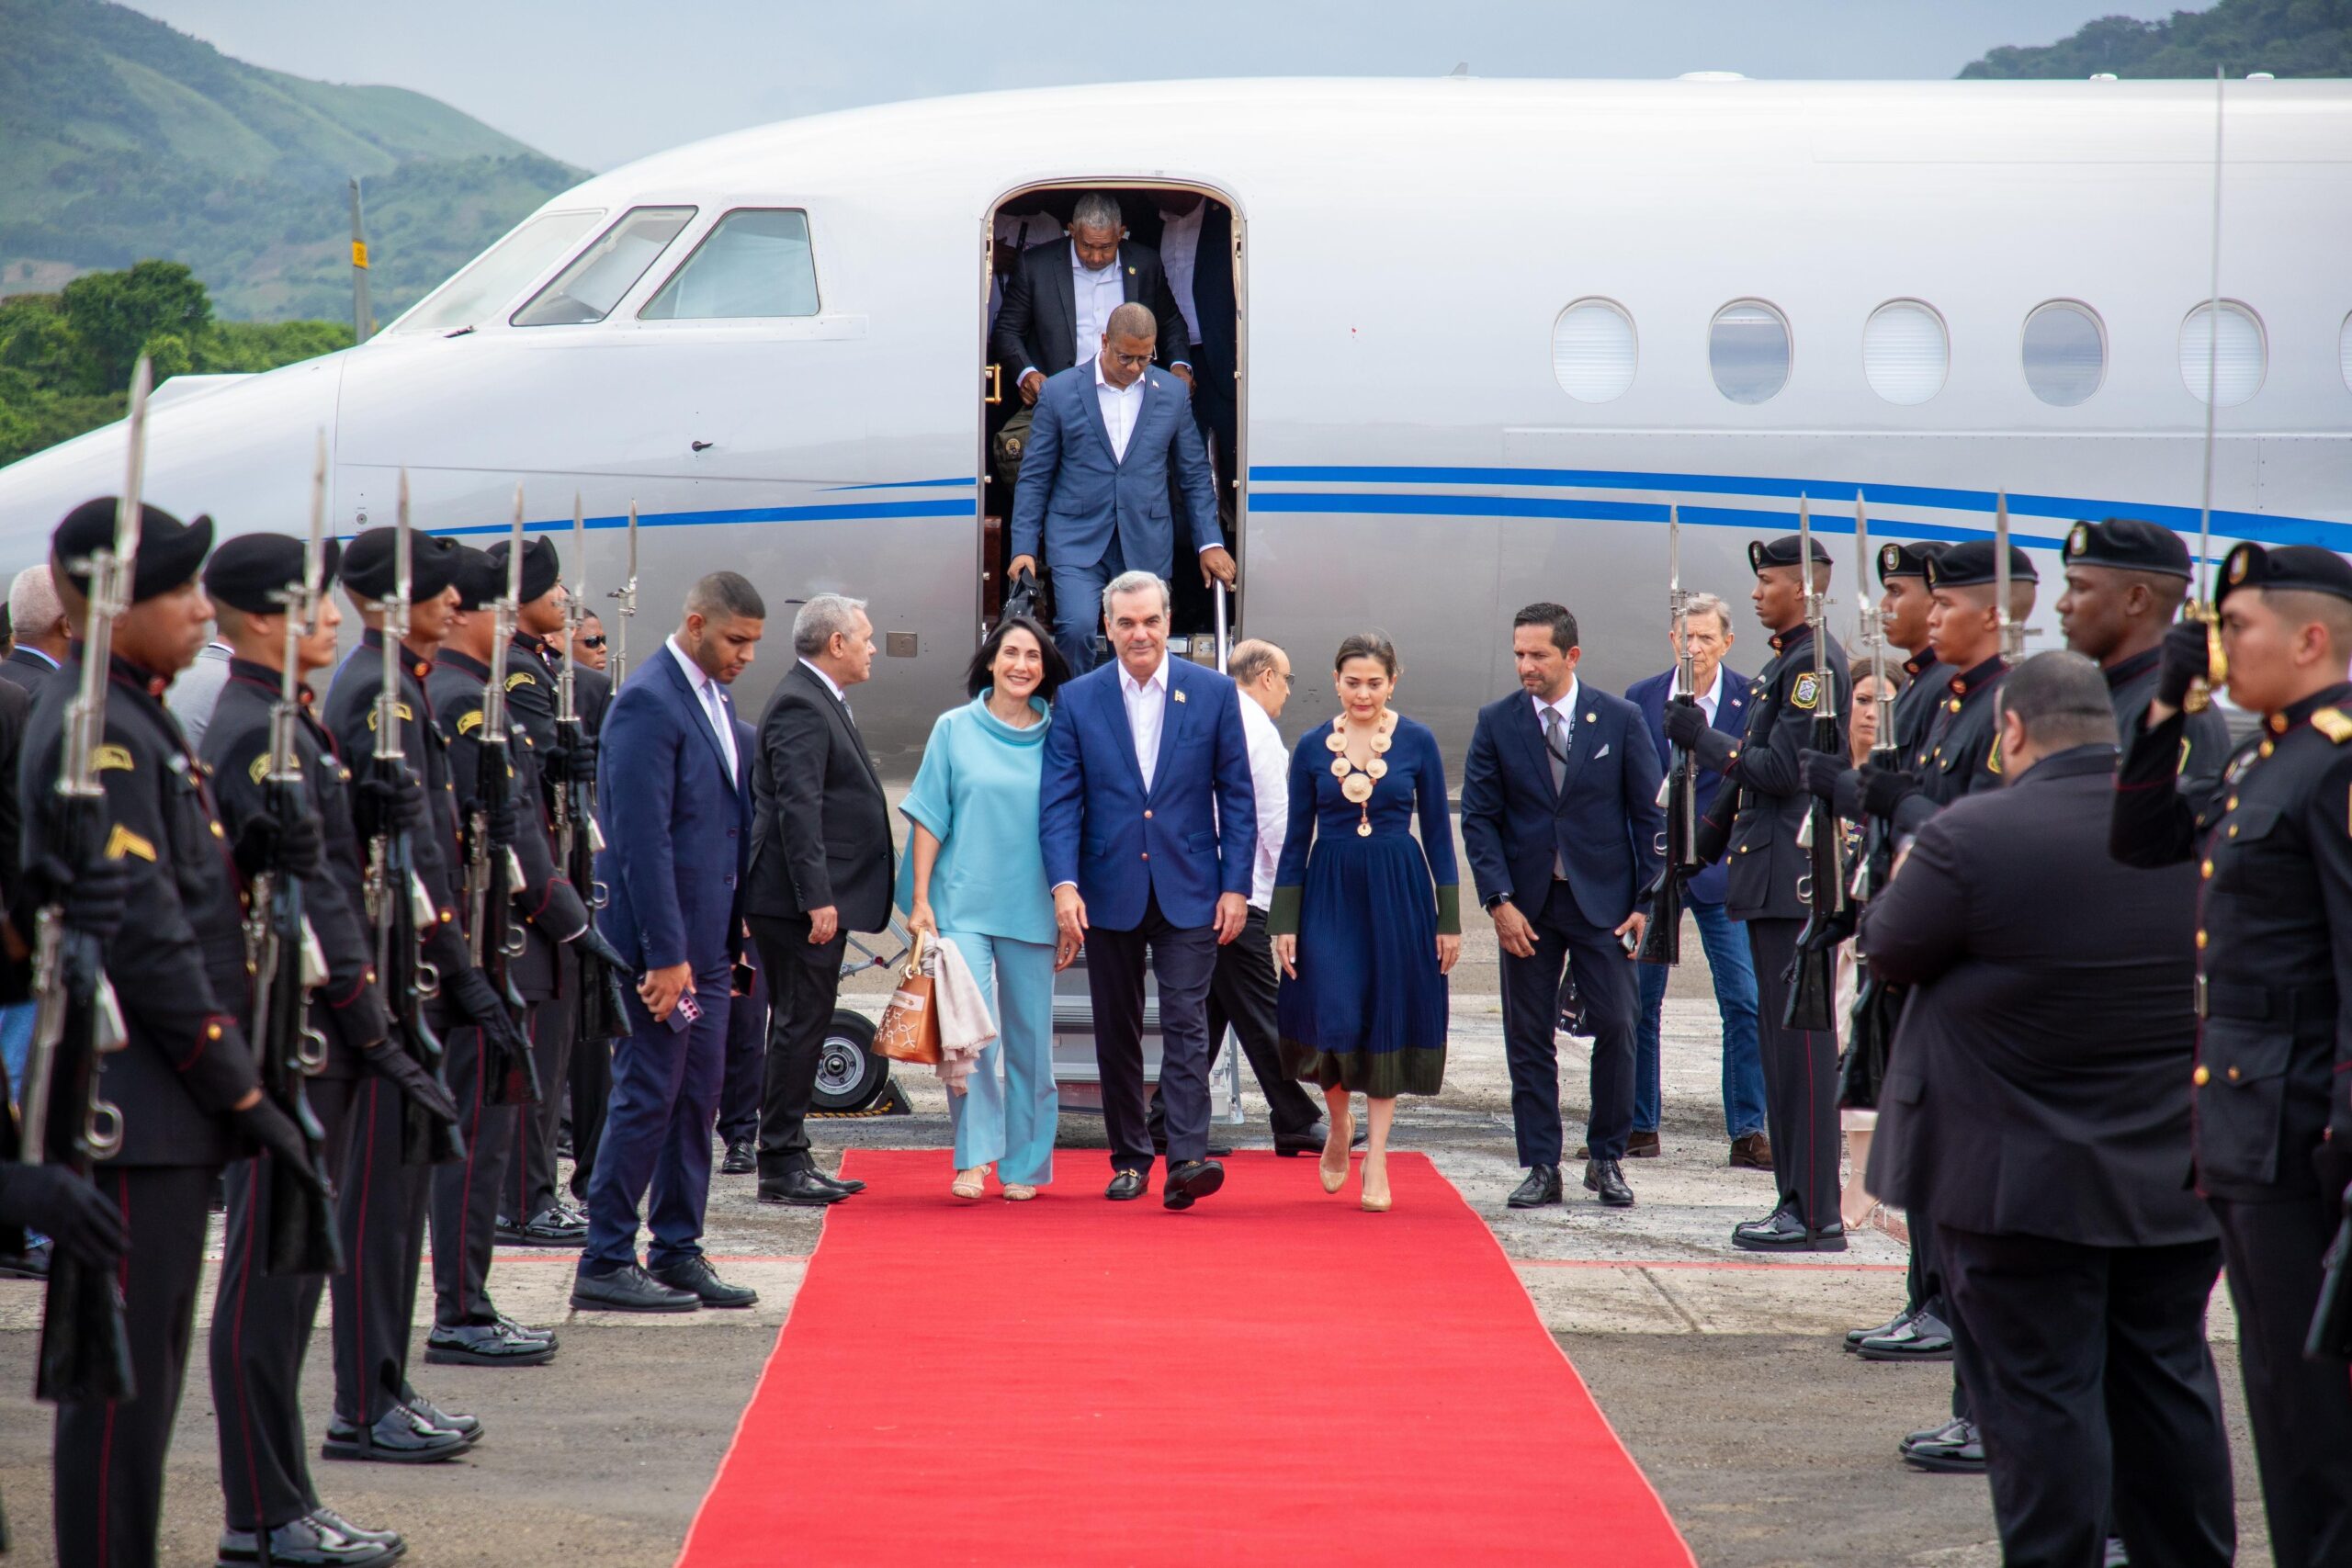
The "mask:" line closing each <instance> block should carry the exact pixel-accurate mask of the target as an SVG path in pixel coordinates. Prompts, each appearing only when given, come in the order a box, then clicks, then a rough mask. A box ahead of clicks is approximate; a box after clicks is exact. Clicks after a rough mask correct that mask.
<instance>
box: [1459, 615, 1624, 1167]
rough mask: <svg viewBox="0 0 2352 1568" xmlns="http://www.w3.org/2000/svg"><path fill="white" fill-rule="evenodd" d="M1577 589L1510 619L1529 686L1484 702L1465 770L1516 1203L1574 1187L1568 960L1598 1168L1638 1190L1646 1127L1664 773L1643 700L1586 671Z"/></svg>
mask: <svg viewBox="0 0 2352 1568" xmlns="http://www.w3.org/2000/svg"><path fill="white" fill-rule="evenodd" d="M1583 652H1584V650H1583V649H1582V648H1581V647H1579V646H1578V644H1577V618H1576V617H1575V616H1574V615H1570V614H1569V613H1568V611H1567V609H1566V606H1565V605H1560V604H1530V605H1529V606H1527V608H1525V609H1524V610H1521V612H1520V613H1519V614H1518V615H1515V616H1513V617H1512V619H1511V660H1512V662H1513V663H1514V664H1516V665H1517V666H1518V670H1519V684H1520V689H1519V690H1518V691H1517V692H1514V693H1512V694H1510V696H1508V697H1504V698H1502V699H1501V700H1499V701H1498V702H1493V703H1489V704H1487V705H1486V706H1485V707H1484V708H1481V709H1480V710H1479V712H1478V723H1477V727H1476V728H1475V729H1473V730H1472V731H1471V733H1470V756H1469V760H1468V761H1466V762H1465V763H1464V766H1463V770H1462V842H1463V846H1464V848H1465V849H1467V850H1468V851H1469V853H1470V869H1471V872H1472V874H1473V875H1474V876H1475V877H1476V880H1477V885H1478V901H1479V902H1480V903H1481V904H1482V905H1484V906H1485V908H1486V910H1487V914H1488V915H1490V916H1492V917H1493V919H1494V922H1495V940H1496V941H1497V942H1498V943H1500V944H1501V946H1502V981H1503V1049H1504V1051H1505V1053H1506V1054H1507V1055H1508V1056H1509V1058H1510V1108H1511V1126H1512V1130H1513V1132H1514V1134H1515V1135H1516V1137H1517V1139H1518V1143H1519V1163H1520V1164H1521V1165H1523V1166H1526V1167H1527V1168H1528V1171H1527V1179H1526V1180H1524V1181H1522V1182H1521V1183H1520V1185H1519V1189H1518V1190H1516V1191H1514V1192H1513V1193H1512V1194H1511V1195H1510V1206H1511V1207H1512V1208H1514V1209H1532V1208H1534V1207H1536V1206H1538V1205H1539V1204H1544V1203H1556V1202H1558V1201H1560V1145H1561V1143H1562V1139H1561V1136H1560V1060H1559V1050H1558V1046H1557V1044H1556V1043H1555V1040H1554V1034H1555V1030H1556V1029H1557V1026H1558V1022H1559V1016H1560V1013H1559V997H1560V969H1561V965H1562V964H1564V963H1566V964H1574V965H1575V967H1576V975H1577V990H1578V993H1579V994H1580V995H1581V996H1582V997H1583V998H1584V1003H1585V1009H1586V1014H1585V1016H1586V1018H1587V1019H1588V1020H1589V1021H1590V1024H1591V1027H1592V1032H1593V1043H1592V1080H1591V1088H1592V1105H1591V1110H1590V1111H1589V1116H1588V1119H1587V1121H1586V1123H1585V1145H1586V1148H1587V1151H1588V1155H1589V1157H1588V1158H1587V1159H1586V1161H1585V1168H1584V1184H1585V1188H1586V1190H1588V1191H1590V1192H1594V1193H1597V1194H1598V1195H1599V1196H1600V1201H1602V1202H1603V1203H1606V1204H1608V1205H1609V1206H1610V1207H1611V1208H1624V1207H1627V1206H1629V1205H1631V1204H1632V1202H1633V1201H1634V1191H1633V1189H1632V1188H1630V1187H1628V1186H1626V1185H1625V1177H1624V1173H1623V1169H1622V1168H1620V1166H1619V1164H1618V1162H1619V1161H1621V1160H1622V1159H1623V1158H1624V1157H1625V1145H1626V1142H1627V1140H1628V1138H1629V1137H1630V1136H1631V1134H1632V1133H1633V1127H1634V962H1633V959H1632V957H1631V956H1630V954H1631V953H1632V952H1633V949H1634V947H1635V946H1637V945H1638V944H1639V943H1640V942H1641V937H1642V926H1643V923H1644V919H1645V917H1644V916H1643V914H1642V913H1641V911H1640V910H1638V909H1636V908H1634V895H1635V893H1636V892H1637V891H1638V890H1639V889H1640V888H1642V887H1643V886H1646V885H1647V884H1648V883H1649V882H1650V880H1651V879H1652V878H1654V877H1655V876H1656V875H1657V871H1658V867H1659V864H1660V855H1659V852H1658V833H1659V829H1660V828H1661V827H1662V826H1663V823H1662V820H1661V818H1660V817H1659V814H1658V807H1657V786H1658V782H1659V780H1660V779H1661V778H1662V777H1664V770H1663V768H1662V767H1661V765H1660V763H1659V761H1658V758H1657V748H1656V747H1654V746H1653V745H1652V744H1651V743H1650V739H1649V733H1648V730H1647V729H1646V728H1645V726H1644V725H1643V723H1642V716H1641V711H1640V710H1639V709H1638V708H1636V707H1634V705H1633V704H1631V703H1629V702H1627V701H1625V700H1624V699H1623V698H1622V697H1613V696H1611V695H1610V694H1608V693H1606V692H1601V691H1596V690H1594V689H1593V688H1591V687H1589V686H1587V685H1585V684H1584V683H1583V682H1581V681H1579V680H1578V679H1577V660H1580V659H1581V658H1582V657H1583Z"/></svg>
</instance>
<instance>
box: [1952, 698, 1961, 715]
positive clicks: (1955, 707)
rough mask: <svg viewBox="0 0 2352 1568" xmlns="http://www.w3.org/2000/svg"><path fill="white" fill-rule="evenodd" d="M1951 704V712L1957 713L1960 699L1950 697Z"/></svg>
mask: <svg viewBox="0 0 2352 1568" xmlns="http://www.w3.org/2000/svg"><path fill="white" fill-rule="evenodd" d="M1951 711H1952V712H1954V713H1958V712H1959V711H1960V699H1959V698H1958V697H1954V698H1952V700H1951Z"/></svg>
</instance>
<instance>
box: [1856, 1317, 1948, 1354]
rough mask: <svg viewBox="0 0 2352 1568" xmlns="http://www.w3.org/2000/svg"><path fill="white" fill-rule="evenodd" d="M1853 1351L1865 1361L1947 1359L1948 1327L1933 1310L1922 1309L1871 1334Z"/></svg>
mask: <svg viewBox="0 0 2352 1568" xmlns="http://www.w3.org/2000/svg"><path fill="white" fill-rule="evenodd" d="M1854 1353H1855V1354H1856V1355H1858V1356H1860V1357H1861V1359H1863V1360H1865V1361H1949V1360H1951V1328H1950V1327H1948V1326H1947V1325H1945V1324H1944V1322H1943V1320H1942V1319H1941V1318H1939V1317H1938V1316H1937V1315H1936V1314H1934V1313H1931V1312H1923V1313H1919V1314H1917V1315H1915V1316H1913V1317H1912V1318H1911V1319H1910V1320H1909V1321H1908V1322H1905V1323H1903V1324H1900V1325H1896V1326H1895V1327H1894V1328H1890V1329H1888V1330H1887V1331H1886V1332H1885V1333H1883V1334H1873V1335H1871V1336H1870V1337H1868V1338H1866V1339H1864V1340H1863V1341H1862V1342H1861V1343H1860V1344H1859V1345H1857V1346H1855V1347H1854Z"/></svg>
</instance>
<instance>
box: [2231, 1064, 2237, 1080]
mask: <svg viewBox="0 0 2352 1568" xmlns="http://www.w3.org/2000/svg"><path fill="white" fill-rule="evenodd" d="M2230 1081H2231V1082H2232V1083H2235V1082H2237V1081H2238V1070H2237V1069H2236V1068H2235V1067H2232V1068H2231V1069H2230Z"/></svg>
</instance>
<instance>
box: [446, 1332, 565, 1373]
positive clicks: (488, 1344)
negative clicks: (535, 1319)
mask: <svg viewBox="0 0 2352 1568" xmlns="http://www.w3.org/2000/svg"><path fill="white" fill-rule="evenodd" d="M424 1359H425V1360H426V1361H428V1362H430V1363H432V1364H433V1365H435V1366H443V1367H536V1366H540V1365H543V1364H544V1363H546V1362H548V1361H552V1360H554V1359H555V1346H554V1345H553V1344H551V1343H550V1342H548V1340H545V1339H540V1338H537V1337H530V1336H526V1335H520V1334H510V1333H509V1332H507V1330H506V1327H505V1325H503V1324H497V1323H456V1324H435V1325H433V1332H432V1333H431V1334H428V1335H426V1336H425V1338H424Z"/></svg>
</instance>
